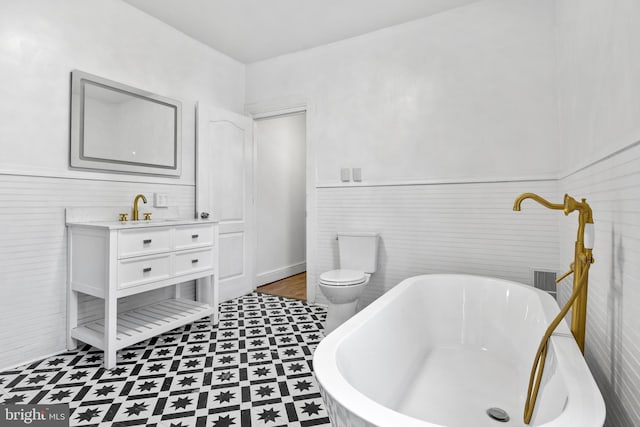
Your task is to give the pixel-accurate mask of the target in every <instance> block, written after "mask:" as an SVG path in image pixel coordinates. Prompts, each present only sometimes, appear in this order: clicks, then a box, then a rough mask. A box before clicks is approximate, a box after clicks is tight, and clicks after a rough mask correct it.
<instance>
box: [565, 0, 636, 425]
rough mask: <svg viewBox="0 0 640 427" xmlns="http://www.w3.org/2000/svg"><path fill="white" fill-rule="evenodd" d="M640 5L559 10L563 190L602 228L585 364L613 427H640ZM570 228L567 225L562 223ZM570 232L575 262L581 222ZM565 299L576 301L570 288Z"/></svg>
mask: <svg viewBox="0 0 640 427" xmlns="http://www.w3.org/2000/svg"><path fill="white" fill-rule="evenodd" d="M638 21H640V3H639V2H637V1H635V0H614V1H610V2H605V1H598V0H560V1H558V2H557V22H558V30H557V37H558V41H557V44H558V81H559V84H558V93H559V96H558V101H559V106H560V108H559V117H560V124H561V131H562V147H563V153H562V154H563V156H562V160H563V163H564V164H566V165H567V169H566V170H567V176H566V177H564V178H563V179H562V180H561V182H560V185H561V188H562V190H563V191H566V192H568V193H570V194H572V195H574V196H575V197H586V198H587V201H588V202H589V203H590V204H591V207H592V209H593V217H594V222H595V226H596V243H595V248H594V257H595V259H596V263H595V264H593V266H592V267H591V273H590V280H589V301H588V307H587V310H588V317H587V336H586V349H585V356H586V358H587V362H588V363H589V367H590V368H591V371H592V372H593V374H594V377H595V378H596V381H597V383H598V386H599V387H600V390H601V391H602V393H603V395H604V398H605V401H606V405H607V421H606V425H607V426H611V427H632V426H638V425H640V344H639V343H640V311H639V310H638V307H639V306H640V292H639V290H640V263H639V262H638V260H640V227H639V226H638V218H640V97H638V94H639V93H640V55H638V53H639V52H640V27H639V26H638V24H637V23H638ZM563 222H564V221H563ZM566 222H567V223H566V225H565V224H563V225H562V226H561V230H562V231H563V233H562V240H561V241H562V242H564V243H563V245H562V248H561V253H562V258H563V259H565V260H569V259H570V258H571V256H572V252H573V245H572V242H573V240H575V224H576V222H577V220H576V219H575V218H572V219H571V220H566ZM561 290H562V292H561V294H562V299H563V300H566V298H568V294H569V292H570V285H569V284H568V283H567V284H565V285H564V286H563V288H562V289H561Z"/></svg>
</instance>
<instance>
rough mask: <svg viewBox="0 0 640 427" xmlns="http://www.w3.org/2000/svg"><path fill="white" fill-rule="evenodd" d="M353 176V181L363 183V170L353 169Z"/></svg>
mask: <svg viewBox="0 0 640 427" xmlns="http://www.w3.org/2000/svg"><path fill="white" fill-rule="evenodd" d="M351 176H353V180H354V181H355V182H361V181H362V168H353V169H351Z"/></svg>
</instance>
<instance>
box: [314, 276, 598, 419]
mask: <svg viewBox="0 0 640 427" xmlns="http://www.w3.org/2000/svg"><path fill="white" fill-rule="evenodd" d="M441 278H447V279H460V280H465V281H468V280H478V279H479V280H491V281H495V282H497V283H502V284H507V285H509V286H517V287H522V288H525V289H526V290H527V291H529V292H533V293H535V294H536V295H537V296H538V299H539V300H540V303H541V305H542V308H543V310H544V313H545V317H546V319H547V324H548V323H550V322H551V320H552V319H553V317H554V316H555V315H556V314H557V313H558V312H559V311H560V308H559V307H558V304H557V303H556V301H555V300H554V299H553V297H551V296H550V295H549V294H547V293H546V292H544V291H541V290H539V289H536V288H534V287H532V286H529V285H525V284H523V283H519V282H515V281H512V280H506V279H500V278H495V277H488V276H480V275H471V274H423V275H418V276H413V277H409V278H407V279H404V280H403V281H401V282H400V283H399V284H398V285H396V286H394V287H393V288H392V289H390V290H389V291H387V292H386V293H385V294H383V295H382V296H380V297H379V298H378V299H377V300H375V301H374V302H372V303H371V304H369V305H368V306H367V307H365V308H364V309H363V310H361V311H360V312H358V313H357V314H356V315H355V316H353V317H352V318H351V319H349V320H347V321H346V322H345V323H343V324H342V325H340V326H339V327H338V328H336V329H335V330H334V331H333V332H331V333H330V334H329V335H327V336H326V337H325V338H324V339H323V340H322V341H321V342H320V344H319V345H318V347H317V348H316V350H315V353H314V356H313V366H314V371H315V376H316V379H317V381H318V383H319V385H320V387H321V388H322V391H323V393H326V394H328V395H329V396H330V398H331V399H332V400H334V401H336V402H337V403H338V404H340V405H342V406H343V407H344V405H343V404H342V402H344V401H349V402H352V405H351V407H349V408H345V409H347V411H348V412H350V413H353V414H354V415H355V416H357V417H359V418H361V419H362V420H365V421H366V422H368V423H370V424H371V425H376V426H384V427H387V426H388V427H395V426H397V425H403V426H406V427H443V426H442V425H441V424H435V423H430V422H428V421H425V420H421V419H417V418H413V417H410V416H408V415H405V414H402V413H400V412H397V411H395V410H393V409H390V408H388V407H386V406H384V405H382V404H380V403H378V402H376V401H374V400H373V399H371V398H369V397H367V396H365V395H364V394H363V393H361V392H360V391H358V390H357V389H356V388H355V387H354V386H352V385H351V384H350V383H349V382H348V381H347V380H346V379H345V378H344V377H343V376H342V374H341V372H340V370H339V368H338V366H337V363H336V353H337V351H338V349H339V347H340V344H341V343H342V342H343V341H345V340H346V339H348V338H349V336H351V335H352V334H354V333H355V332H356V331H357V329H358V328H359V327H360V326H361V325H363V324H364V323H366V322H367V321H368V320H369V319H371V318H373V317H374V316H376V314H377V313H379V312H380V311H381V310H383V309H384V307H386V306H387V305H388V304H390V303H392V301H393V300H395V299H397V298H399V296H400V295H401V294H402V293H403V292H405V291H406V289H407V288H409V287H411V286H413V285H414V284H415V283H416V282H420V281H423V280H430V281H432V280H438V279H441ZM540 338H541V337H540ZM551 343H552V348H553V351H554V353H555V355H556V357H557V363H558V367H559V368H561V369H558V370H557V372H558V375H560V376H561V377H562V379H563V381H564V382H565V384H566V388H567V396H568V398H567V402H566V405H565V407H564V410H563V411H562V412H561V413H560V415H558V417H556V418H554V419H552V420H550V421H548V422H546V423H544V424H530V425H532V426H533V425H535V426H538V427H561V426H570V425H580V426H585V427H586V426H602V425H603V424H604V420H605V413H606V408H605V404H604V400H603V398H602V394H601V393H600V390H599V388H598V386H597V385H596V383H595V380H594V378H593V375H592V374H591V371H590V370H589V367H588V366H587V364H586V361H585V359H584V356H583V355H582V353H581V352H580V350H579V348H578V345H577V343H576V341H575V339H574V338H573V336H572V335H571V332H570V331H569V327H568V325H567V324H566V322H562V323H561V324H560V325H559V326H558V328H557V329H556V332H555V333H554V335H553V336H552V337H551ZM533 357H534V354H532V355H531V359H532V362H533ZM527 369H528V368H527ZM524 392H526V390H524ZM510 415H511V417H512V418H513V419H514V420H522V413H520V414H510ZM534 420H535V413H534ZM398 423H401V424H398Z"/></svg>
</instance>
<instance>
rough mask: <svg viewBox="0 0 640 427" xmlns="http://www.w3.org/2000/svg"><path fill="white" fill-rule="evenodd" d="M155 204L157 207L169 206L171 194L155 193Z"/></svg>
mask: <svg viewBox="0 0 640 427" xmlns="http://www.w3.org/2000/svg"><path fill="white" fill-rule="evenodd" d="M153 206H154V207H156V208H168V207H169V196H167V194H166V193H153Z"/></svg>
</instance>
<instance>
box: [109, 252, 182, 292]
mask: <svg viewBox="0 0 640 427" xmlns="http://www.w3.org/2000/svg"><path fill="white" fill-rule="evenodd" d="M169 277H171V255H170V254H166V255H158V256H150V257H144V258H130V259H123V260H120V261H118V289H122V288H129V287H131V286H137V285H142V284H145V283H149V282H154V281H156V280H163V279H168V278H169Z"/></svg>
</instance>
